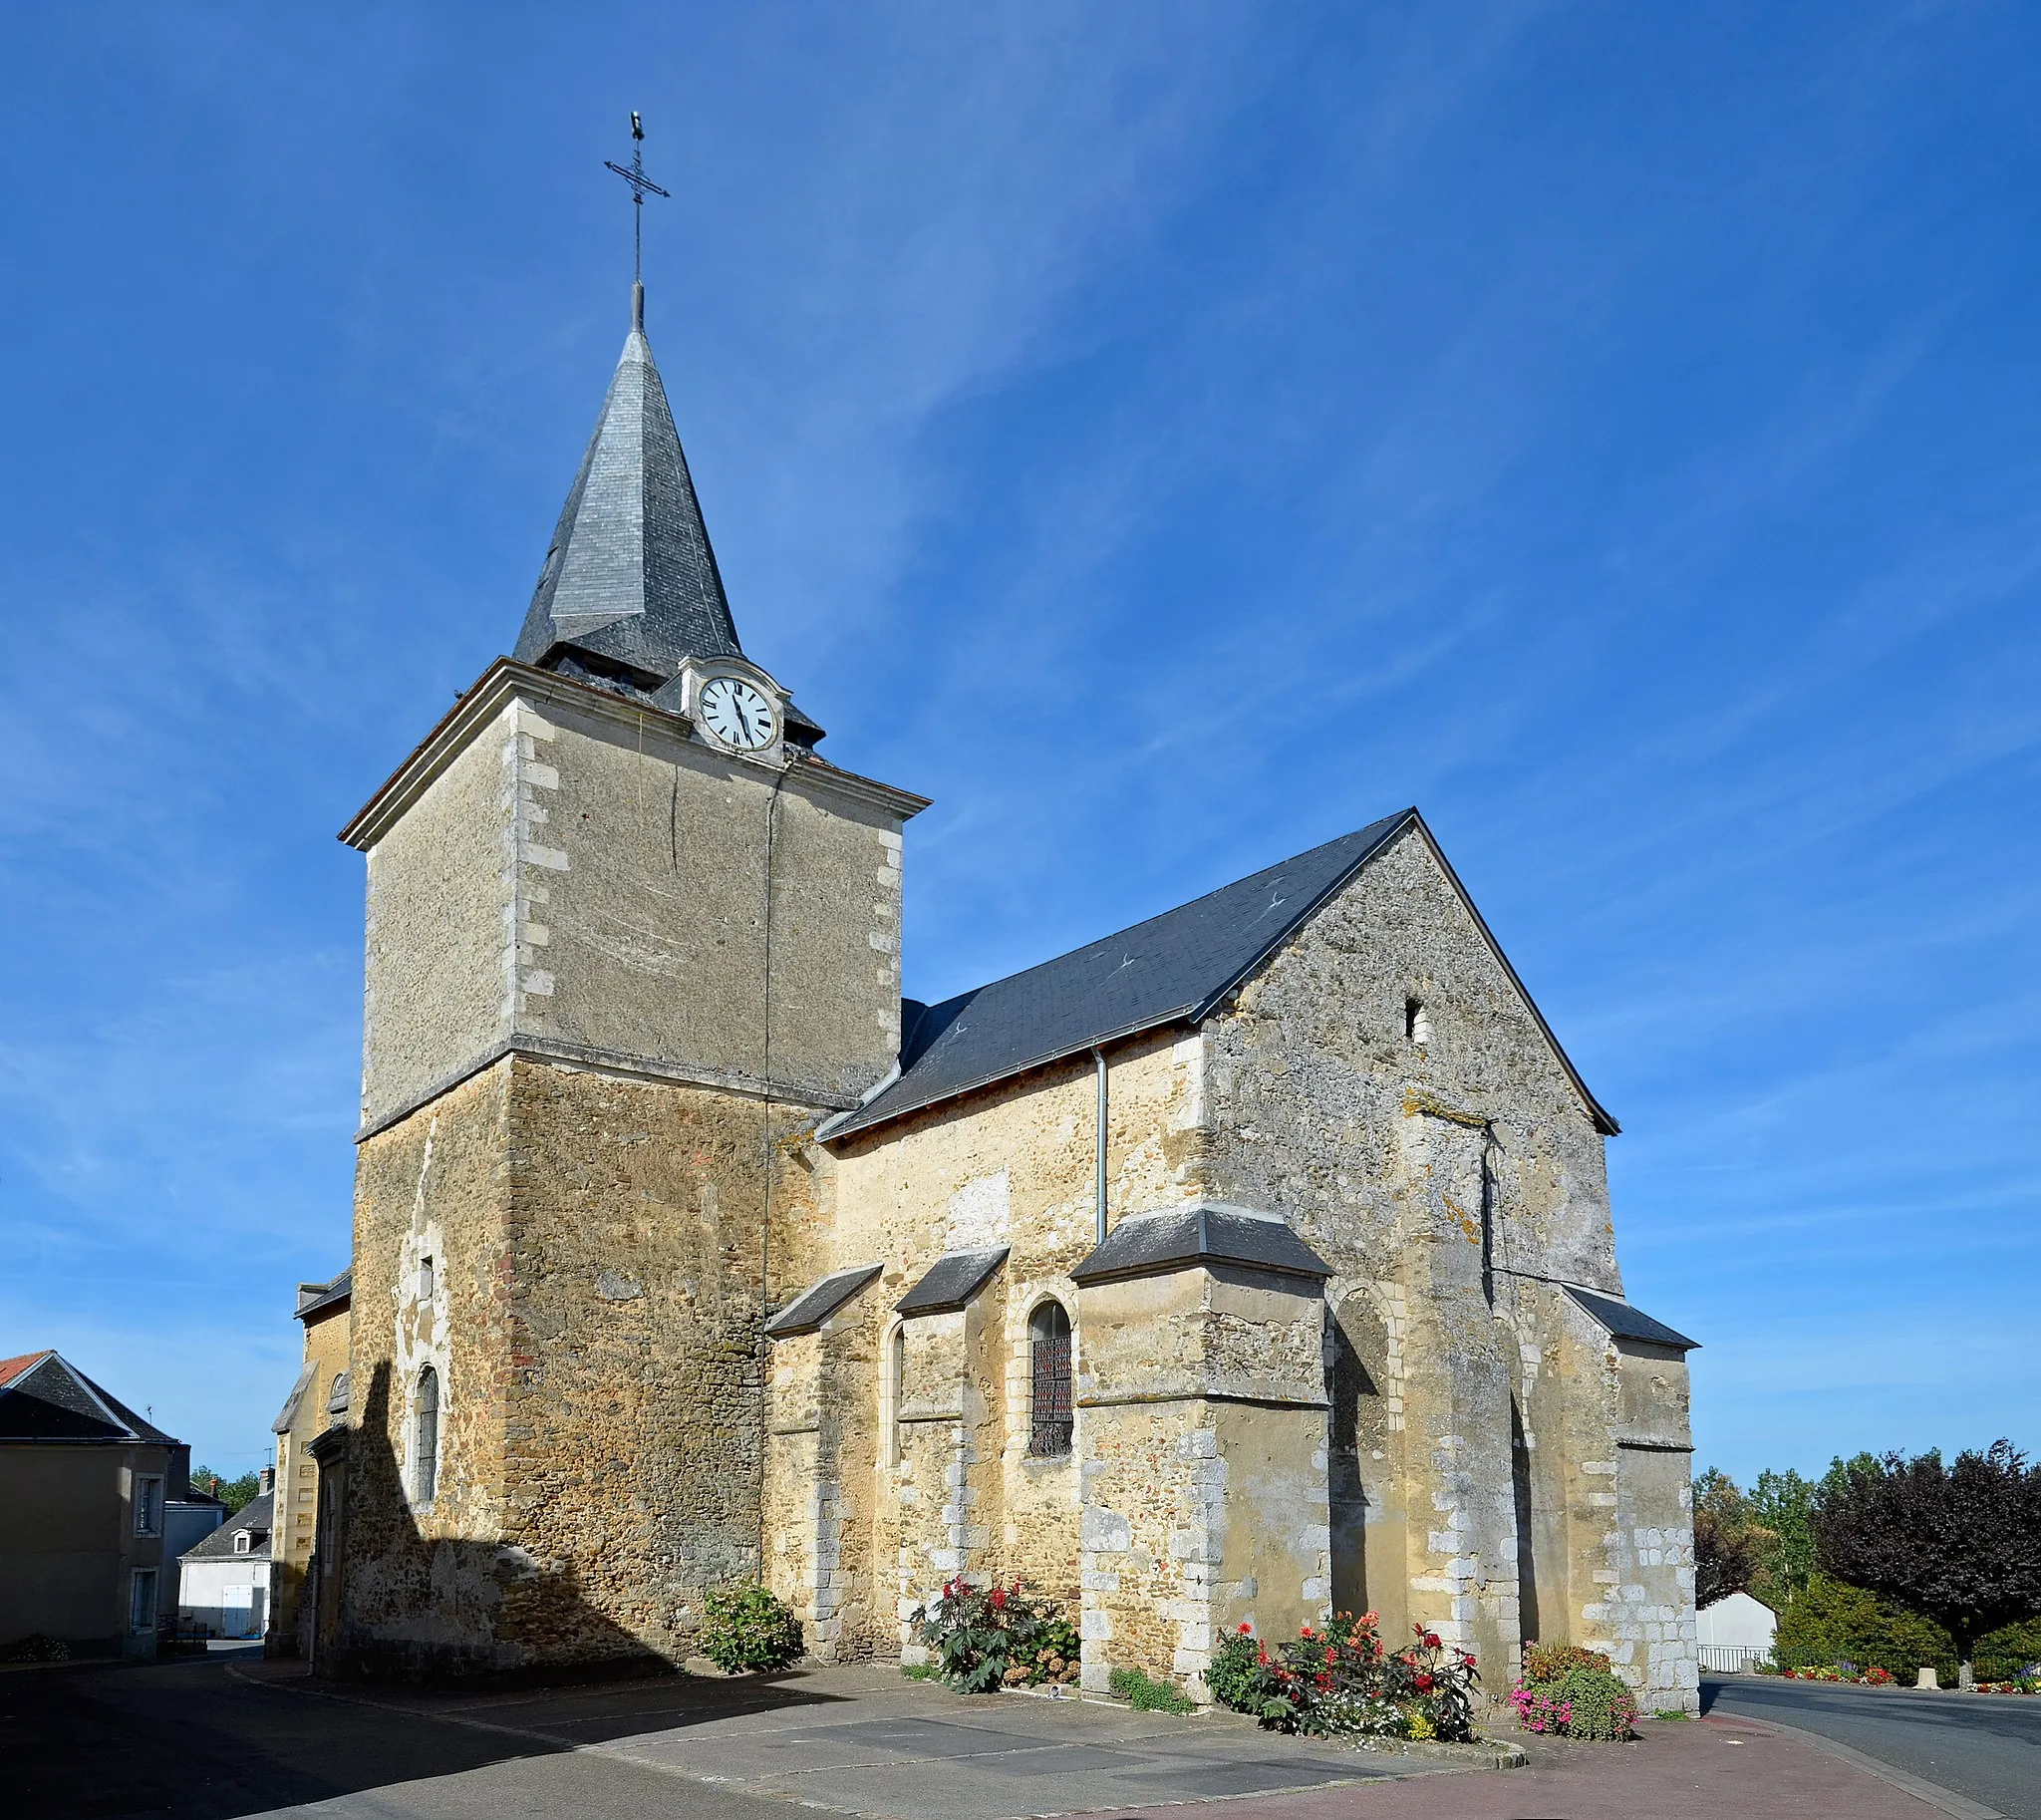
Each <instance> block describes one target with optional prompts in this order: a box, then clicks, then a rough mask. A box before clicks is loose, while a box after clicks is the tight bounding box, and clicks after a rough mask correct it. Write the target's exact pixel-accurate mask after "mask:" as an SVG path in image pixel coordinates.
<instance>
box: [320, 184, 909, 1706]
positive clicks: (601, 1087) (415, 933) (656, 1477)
mask: <svg viewBox="0 0 2041 1820" xmlns="http://www.w3.org/2000/svg"><path fill="white" fill-rule="evenodd" d="M624 174H625V175H627V176H629V175H630V172H625V173H624ZM641 193H642V192H641ZM821 738H822V730H821V729H820V728H819V727H818V726H817V725H816V724H815V723H814V722H813V721H812V720H810V719H809V718H808V717H807V716H806V715H804V714H803V713H802V712H801V710H800V709H799V708H798V707H796V706H795V704H794V703H793V701H792V700H791V698H790V697H789V695H788V694H787V692H786V690H785V689H784V688H783V687H782V686H781V685H780V684H779V683H778V682H777V681H776V680H775V678H774V677H773V676H772V674H771V672H770V671H769V670H767V669H766V668H764V667H763V666H762V665H760V664H759V663H758V662H756V661H755V660H754V659H753V658H752V657H751V656H749V655H748V654H747V653H746V652H745V651H744V649H743V647H742V645H741V644H740V643H739V641H738V637H737V631H736V625H735V622H734V620H733V618H732V616H731V613H730V607H729V598H728V596H727V594H726V592H725V588H724V582H723V577H722V574H721V571H720V570H719V568H718V566H717V561H716V555H715V551H714V550H713V549H712V547H711V545H710V541H709V533H708V529H707V526H706V525H705V523H704V521H703V515H702V509H701V505H700V502H699V500H698V498H697V496H696V491H695V485H694V480H693V477H692V475H691V474H690V472H689V469H688V462H687V458H686V456H685V455H683V453H682V450H681V443H680V438H679V436H678V434H677V433H676V431H675V427H674V420H673V416H672V413H671V411H670V410H669V408H668V404H667V398H666V392H665V388H664V387H663V386H662V384H661V382H660V376H659V369H658V367H657V365H656V364H655V362H654V360H653V356H652V349H651V346H650V344H649V343H648V341H647V339H646V335H645V293H644V289H643V286H642V285H641V284H634V285H633V287H632V298H631V327H630V332H629V334H628V335H627V336H626V338H625V342H624V349H623V355H622V358H621V360H620V361H619V362H618V365H617V369H616V373H615V375H614V377H613V378H612V379H611V381H610V387H609V392H608V395H607V397H606V398H605V400H604V402H603V407H602V413H601V416H600V418H599V419H598V421H597V424H596V428H595V434H594V435H593V437H592V438H591V439H590V441H589V444H588V448H587V452H586V454H585V455H583V456H582V459H581V465H580V468H579V470H578V471H577V473H576V474H575V476H574V481H573V484H572V486H571V487H570V488H569V490H568V494H567V500H566V504H565V506H564V507H563V508H562V510H561V513H560V517H559V522H558V525H557V526H556V528H555V530H554V532H553V538H552V543H551V547H550V548H549V549H548V550H547V552H546V557H545V562H544V565H543V568H542V570H541V573H540V576H539V580H538V586H537V588H536V590H535V592H534V593H533V596H532V600H531V604H530V607H529V609H528V611H527V612H526V614H525V617H524V623H523V627H522V630H521V631H520V633H519V635H518V638H517V643H516V647H515V650H514V652H513V653H512V655H511V656H509V657H507V658H502V659H499V660H497V661H496V662H495V663H494V664H492V665H491V666H490V667H489V668H488V669H487V670H486V671H485V672H484V673H483V674H482V676H481V677H480V678H479V680H478V681H477V682H476V683H475V684H474V685H473V686H472V687H471V688H469V689H468V690H467V691H465V692H464V693H463V694H462V695H461V697H460V698H459V700H458V702H457V703H456V705H455V706H454V708H453V709H452V711H451V712H450V713H449V714H447V716H446V717H445V718H444V719H443V720H442V721H441V722H440V723H439V725H438V726H437V727H436V728H435V729H433V731H432V732H431V733H430V734H429V735H428V736H427V738H426V740H425V742H424V744H422V745H421V746H420V747H419V748H418V750H417V751H416V752H414V753H413V754H412V756H411V757H410V758H408V759H406V760H405V762H404V763H403V765H401V766H400V767H399V769H398V770H397V772H396V774H395V775H393V776H392V777H391V778H390V779H389V781H388V782H387V783H385V784H384V785H383V787H382V788H381V789H380V790H378V791H377V792H376V794H375V795H374V796H373V797H372V798H371V799H370V800H369V802H368V804H367V805H366V806H365V807H364V808H363V809H362V811H361V812H360V813H359V814H358V815H357V816H356V817H355V818H354V820H353V821H351V822H350V823H349V824H348V826H347V828H346V829H345V830H344V831H343V834H342V836H341V837H342V839H344V840H345V841H346V842H347V843H348V844H349V845H351V846H354V847H357V848H359V849H360V850H361V851H362V852H363V853H364V854H365V855H366V856H367V860H368V940H367V965H366V974H367V978H366V992H365V1001H364V1003H365V1015H364V1033H363V1068H362V1121H361V1129H360V1132H359V1133H358V1138H357V1142H358V1162H357V1176H356V1181H357V1187H356V1203H355V1230H354V1273H355V1274H354V1296H355V1304H354V1306H355V1310H356V1318H355V1331H354V1342H353V1357H352V1360H351V1367H350V1384H351V1390H352V1407H351V1420H352V1423H353V1430H352V1433H351V1435H350V1440H349V1451H348V1461H347V1483H348V1492H347V1515H346V1519H345V1524H344V1529H343V1533H342V1536H341V1538H340V1542H339V1545H338V1547H337V1548H336V1549H335V1550H334V1551H333V1552H335V1553H336V1555H337V1557H338V1558H337V1560H336V1561H335V1563H334V1564H333V1566H332V1570H331V1571H334V1572H337V1573H339V1574H340V1576H341V1589H340V1595H339V1609H340V1620H339V1632H338V1635H337V1636H336V1637H335V1638H334V1639H332V1640H331V1642H330V1643H326V1642H322V1646H321V1648H322V1655H326V1656H327V1657H328V1660H329V1661H330V1662H332V1663H334V1664H335V1665H336V1666H339V1667H342V1668H345V1669H350V1670H353V1671H359V1672H369V1673H374V1672H379V1671H390V1672H416V1671H420V1670H427V1671H432V1672H437V1673H447V1672H459V1671H468V1670H473V1671H481V1672H500V1671H504V1670H515V1669H522V1668H532V1667H538V1666H544V1665H548V1664H559V1663H571V1662H585V1661H592V1660H597V1659H603V1658H615V1657H631V1656H634V1655H647V1656H659V1657H665V1658H668V1659H673V1658H676V1657H678V1656H680V1655H684V1654H685V1653H686V1651H687V1649H688V1647H689V1640H690V1638H691V1636H692V1633H693V1631H694V1628H695V1625H696V1622H697V1620H698V1617H699V1611H700V1601H701V1595H702V1593H703V1591H704V1590H705V1589H707V1588H709V1587H713V1586H716V1585H720V1584H724V1583H726V1582H729V1581H731V1580H736V1579H748V1578H750V1577H751V1576H752V1574H754V1573H755V1572H756V1568H757V1563H758V1560H759V1550H760V1540H761V1538H760V1525H761V1515H760V1471H761V1464H760V1462H761V1459H762V1446H763V1427H762V1425H763V1421H764V1414H765V1397H764V1384H763V1380H762V1375H761V1374H762V1370H763V1365H762V1359H761V1342H760V1338H759V1332H760V1327H761V1325H762V1320H763V1311H764V1310H765V1309H766V1308H768V1307H770V1306H772V1305H773V1304H774V1303H775V1302H776V1301H778V1300H780V1299H783V1295H784V1293H785V1290H786V1287H787V1286H789V1285H798V1284H799V1283H801V1282H803V1281H806V1280H808V1279H810V1278H812V1277H813V1276H814V1275H816V1274H817V1272H818V1268H827V1267H828V1266H829V1265H830V1264H831V1263H832V1262H833V1260H831V1259H830V1257H829V1255H828V1240H827V1234H826V1212H827V1208H826V1195H827V1192H828V1170H829V1168H830V1167H831V1164H830V1162H829V1159H828V1158H827V1156H826V1155H824V1154H823V1153H822V1152H821V1151H820V1150H819V1149H817V1148H816V1147H814V1146H812V1145H810V1144H808V1143H806V1141H805V1138H806V1135H807V1133H809V1132H811V1131H812V1130H813V1128H814V1126H815V1125H816V1124H817V1123H818V1122H820V1121H821V1120H822V1119H823V1118H825V1117H827V1116H828V1115H829V1114H831V1113H832V1112H835V1111H838V1110H841V1109H843V1108H846V1107H849V1106H852V1105H855V1104H856V1103H857V1102H858V1100H859V1098H860V1096H861V1095H863V1094H864V1093H865V1092H866V1091H867V1090H868V1089H869V1088H871V1087H872V1086H873V1085H874V1084H875V1083H876V1082H878V1081H879V1080H880V1079H881V1078H882V1077H884V1076H885V1074H886V1073H887V1071H888V1070H889V1069H890V1068H891V1067H892V1066H893V1065H894V1062H895V1060H896V1058H897V1056H898V1052H899V1042H900V975H899V932H900V860H901V829H902V825H903V824H904V822H905V821H906V820H907V819H908V818H909V817H910V816H912V815H914V814H915V813H917V812H918V811H919V810H920V809H922V808H923V807H925V806H926V801H925V799H924V798H922V797H919V796H915V795H911V794H909V793H908V792H906V791H903V790H898V789H894V788H892V787H890V786H888V785H886V784H882V783H877V782H873V781H871V780H870V779H868V778H864V777H861V776H858V775H856V774H855V773H853V772H851V771H847V770H844V769H841V768H839V767H838V766H836V765H835V764H833V763H831V762H829V761H827V760H825V759H823V758H819V757H818V756H817V755H816V751H815V748H816V746H817V744H818V743H819V741H820V740H821Z"/></svg>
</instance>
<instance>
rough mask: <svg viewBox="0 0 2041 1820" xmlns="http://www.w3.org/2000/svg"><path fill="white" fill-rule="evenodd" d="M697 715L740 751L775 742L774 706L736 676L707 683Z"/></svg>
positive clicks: (712, 678) (754, 750)
mask: <svg viewBox="0 0 2041 1820" xmlns="http://www.w3.org/2000/svg"><path fill="white" fill-rule="evenodd" d="M696 713H697V717H698V718H699V719H700V721H701V723H702V725H703V726H704V727H706V728H708V729H709V731H710V732H711V733H713V734H714V735H715V736H716V737H717V738H718V739H719V740H721V741H722V742H723V743H724V745H726V746H734V747H735V748H736V749H737V751H739V752H756V751H757V750H758V749H759V747H761V746H769V745H770V744H771V743H772V704H771V703H770V702H768V701H766V699H765V698H764V697H763V696H762V695H760V694H759V693H758V692H757V690H755V689H753V688H752V687H751V685H750V684H749V683H746V682H743V681H740V680H739V679H738V678H736V677H733V676H713V677H711V678H710V679H709V681H708V682H706V683H704V684H703V685H702V697H701V701H700V702H699V703H698V705H697V709H696Z"/></svg>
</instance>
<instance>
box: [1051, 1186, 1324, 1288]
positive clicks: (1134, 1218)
mask: <svg viewBox="0 0 2041 1820" xmlns="http://www.w3.org/2000/svg"><path fill="white" fill-rule="evenodd" d="M1207 1263H1211V1264H1245V1265H1248V1266H1250V1267H1252V1268H1254V1269H1256V1270H1267V1271H1274V1272H1277V1273H1278V1274H1280V1275H1282V1276H1287V1277H1311V1278H1313V1279H1315V1280H1317V1281H1319V1282H1322V1281H1323V1280H1324V1279H1325V1278H1327V1277H1329V1276H1330V1275H1331V1274H1332V1267H1331V1266H1330V1265H1329V1264H1327V1263H1326V1262H1325V1260H1324V1259H1323V1258H1321V1257H1319V1256H1318V1254H1317V1253H1316V1252H1314V1251H1313V1250H1312V1248H1311V1247H1310V1246H1309V1245H1307V1244H1306V1243H1305V1242H1304V1240H1302V1239H1301V1238H1299V1237H1298V1236H1297V1234H1296V1233H1294V1232H1292V1231H1291V1229H1290V1227H1289V1226H1288V1225H1287V1224H1285V1222H1284V1221H1283V1220H1282V1219H1280V1218H1278V1217H1277V1216H1276V1215H1275V1214H1273V1213H1256V1212H1253V1211H1252V1210H1250V1209H1248V1208H1246V1207H1232V1206H1229V1205H1228V1204H1227V1203H1226V1202H1224V1201H1197V1202H1194V1203H1193V1204H1192V1205H1191V1206H1188V1207H1170V1208H1165V1209H1163V1210H1162V1211H1160V1212H1158V1213H1135V1214H1129V1215H1128V1216H1127V1217H1126V1218H1125V1219H1123V1220H1121V1221H1120V1223H1119V1224H1118V1225H1117V1226H1115V1227H1114V1228H1113V1229H1112V1231H1110V1232H1109V1233H1107V1234H1106V1236H1105V1243H1104V1244H1102V1245H1100V1246H1098V1247H1097V1248H1096V1249H1095V1250H1093V1251H1092V1252H1091V1253H1090V1254H1089V1256H1087V1257H1086V1258H1085V1259H1084V1261H1083V1262H1082V1263H1081V1264H1079V1265H1078V1266H1077V1268H1076V1269H1075V1270H1073V1271H1071V1272H1070V1281H1071V1282H1073V1283H1080V1284H1081V1283H1106V1282H1110V1281H1111V1280H1112V1279H1114V1278H1116V1277H1145V1276H1150V1275H1152V1274H1154V1273H1156V1272H1158V1271H1166V1270H1177V1269H1180V1268H1181V1267H1182V1266H1184V1265H1186V1264H1207Z"/></svg>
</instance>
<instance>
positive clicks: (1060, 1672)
mask: <svg viewBox="0 0 2041 1820" xmlns="http://www.w3.org/2000/svg"><path fill="white" fill-rule="evenodd" d="M1083 1651H1084V1646H1083V1644H1082V1643H1081V1642H1080V1641H1079V1640H1078V1636H1077V1627H1076V1626H1075V1625H1073V1624H1072V1623H1071V1622H1070V1621H1069V1620H1068V1619H1067V1618H1064V1617H1061V1616H1057V1617H1054V1618H1044V1619H1043V1620H1042V1621H1041V1622H1040V1623H1039V1624H1037V1625H1036V1626H1035V1628H1034V1634H1033V1635H1032V1636H1031V1637H1029V1638H1028V1640H1027V1642H1026V1643H1025V1644H1024V1645H1022V1646H1021V1651H1020V1660H1018V1661H1017V1662H1016V1663H1015V1664H1014V1666H1013V1667H1012V1668H1009V1669H1008V1670H1007V1672H1006V1675H1005V1679H1006V1682H1007V1684H1008V1685H1009V1686H1010V1687H1012V1686H1028V1687H1041V1686H1063V1687H1073V1686H1075V1685H1076V1684H1077V1680H1078V1677H1079V1675H1080V1674H1081V1673H1082V1671H1083V1666H1084V1665H1083Z"/></svg>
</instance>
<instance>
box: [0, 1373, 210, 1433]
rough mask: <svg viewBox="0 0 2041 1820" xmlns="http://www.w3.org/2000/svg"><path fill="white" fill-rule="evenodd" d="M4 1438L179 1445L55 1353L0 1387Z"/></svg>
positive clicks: (0, 1428) (1, 1423) (0, 1430)
mask: <svg viewBox="0 0 2041 1820" xmlns="http://www.w3.org/2000/svg"><path fill="white" fill-rule="evenodd" d="M8 1441H19V1442H42V1443H47V1442H55V1441H61V1442H67V1443H68V1442H78V1441H86V1442H101V1443H114V1444H123V1443H126V1444H132V1443H134V1442H136V1441H145V1442H147V1443H149V1444H151V1445H155V1446H163V1447H175V1446H179V1445H181V1443H180V1442H179V1441H177V1440H176V1439H175V1438H174V1437H172V1436H171V1435H168V1434H165V1433H164V1432H163V1431H162V1429H160V1428H158V1427H157V1426H156V1425H155V1424H154V1423H153V1422H151V1421H149V1420H148V1419H147V1418H146V1417H145V1416H140V1415H137V1414H136V1413H135V1411H134V1410H133V1409H131V1408H129V1407H128V1405H127V1404H126V1403H124V1402H122V1401H121V1399H120V1398H119V1397H117V1396H115V1395H113V1394H112V1392H110V1391H108V1390H105V1389H103V1388H102V1387H101V1386H100V1385H98V1384H96V1383H94V1382H93V1380H92V1379H91V1378H90V1377H88V1376H86V1374H85V1373H84V1372H83V1371H81V1370H80V1369H79V1368H78V1367H77V1366H76V1365H73V1364H71V1362H70V1361H69V1360H67V1359H64V1358H63V1357H61V1356H60V1355H59V1354H56V1353H45V1354H43V1355H42V1356H41V1357H40V1358H39V1359H37V1360H36V1361H35V1363H34V1364H33V1365H26V1366H24V1367H23V1368H22V1369H20V1370H19V1371H18V1372H16V1373H15V1374H14V1375H12V1376H10V1377H9V1378H8V1379H7V1380H6V1383H5V1384H4V1386H0V1443H4V1442H8Z"/></svg>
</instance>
